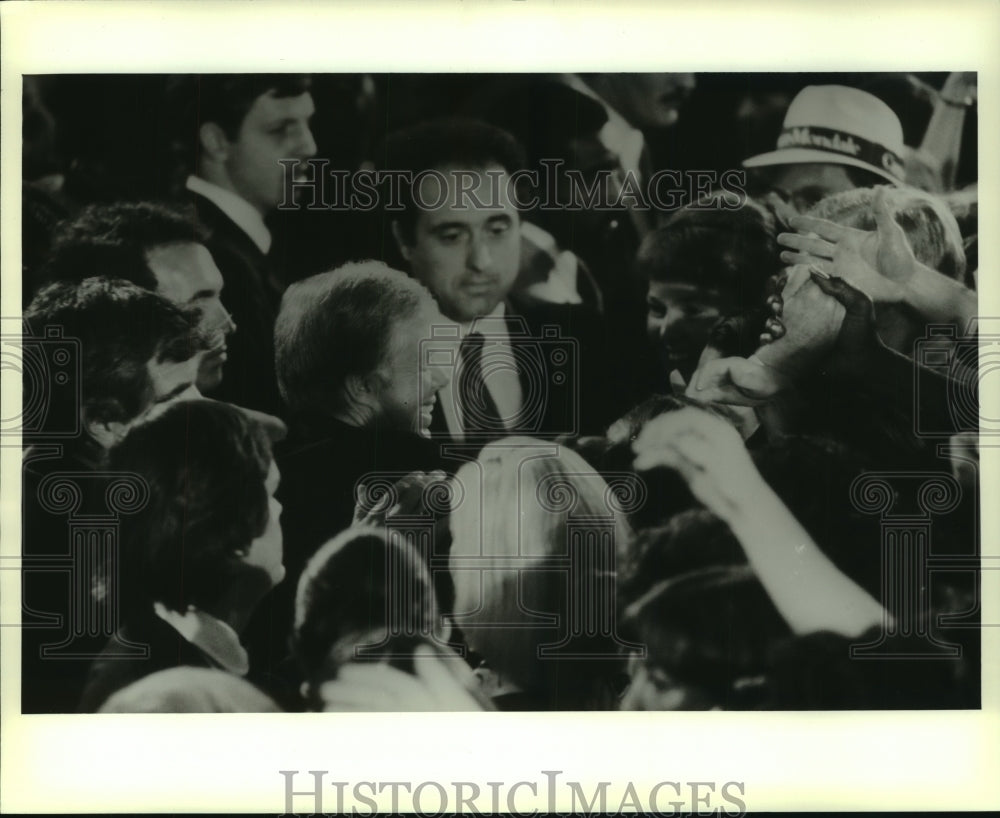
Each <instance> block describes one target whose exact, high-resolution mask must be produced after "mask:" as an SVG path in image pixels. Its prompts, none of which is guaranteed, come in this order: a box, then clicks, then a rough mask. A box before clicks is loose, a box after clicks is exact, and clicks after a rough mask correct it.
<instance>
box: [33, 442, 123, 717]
mask: <svg viewBox="0 0 1000 818" xmlns="http://www.w3.org/2000/svg"><path fill="white" fill-rule="evenodd" d="M102 457H103V452H102V450H101V449H100V447H99V446H98V445H97V444H96V443H95V442H94V441H93V440H91V439H90V438H89V437H87V436H86V435H81V436H80V437H79V438H78V439H76V440H69V441H66V442H64V443H54V444H46V443H40V444H37V445H33V446H31V447H29V448H28V449H27V450H26V451H25V453H24V457H23V461H22V482H21V487H22V491H21V553H22V556H23V558H24V562H23V566H22V574H21V709H22V712H24V713H72V712H74V711H75V709H76V705H77V702H78V701H79V700H80V691H81V690H82V688H83V683H84V680H85V679H86V677H87V672H88V670H89V668H90V663H91V661H92V660H93V657H94V656H96V655H97V654H99V653H100V652H101V650H102V649H103V647H104V644H105V642H106V641H107V639H108V637H109V636H110V633H111V631H113V630H114V629H115V628H116V627H117V625H118V624H119V623H117V622H115V623H113V624H111V625H110V627H109V630H108V631H107V632H104V633H95V632H94V623H97V622H100V623H103V624H107V621H106V620H107V617H108V615H109V611H108V609H107V608H106V607H105V606H104V605H101V604H96V603H95V604H93V605H92V604H91V600H90V598H89V592H90V589H91V586H92V581H93V579H94V577H93V576H91V575H90V573H89V570H93V569H89V570H88V567H89V566H91V565H92V563H91V561H90V560H89V559H87V558H86V557H83V556H80V554H81V553H93V552H94V550H97V549H96V548H94V546H93V543H92V541H90V540H89V538H87V539H85V540H83V541H81V539H78V538H77V537H75V536H74V530H73V526H72V525H71V520H73V519H75V520H76V521H77V522H78V523H79V522H82V518H86V517H89V518H91V519H92V520H95V521H97V522H95V528H100V527H101V526H100V522H99V521H100V520H101V519H102V517H103V519H107V517H108V515H109V513H110V512H111V509H109V507H108V503H107V499H106V492H107V489H108V487H109V485H110V482H111V480H110V479H109V477H108V475H107V474H106V473H104V472H102V471H101V462H102ZM70 486H72V488H70ZM84 524H85V525H86V523H84ZM104 547H106V546H104ZM80 572H84V573H83V574H82V575H81V573H80ZM81 597H82V598H81ZM88 611H89V613H88ZM81 617H82V618H81Z"/></svg>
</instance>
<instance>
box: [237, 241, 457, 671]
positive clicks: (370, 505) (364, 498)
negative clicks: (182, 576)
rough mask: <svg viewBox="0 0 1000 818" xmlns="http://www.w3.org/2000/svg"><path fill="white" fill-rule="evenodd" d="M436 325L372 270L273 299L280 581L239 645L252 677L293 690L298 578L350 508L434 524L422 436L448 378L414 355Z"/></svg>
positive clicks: (424, 301) (396, 282) (298, 286)
mask: <svg viewBox="0 0 1000 818" xmlns="http://www.w3.org/2000/svg"><path fill="white" fill-rule="evenodd" d="M442 323H444V318H442V316H441V314H440V313H439V311H438V309H437V306H436V304H435V302H434V299H433V298H432V297H431V295H430V293H429V292H427V290H426V288H424V287H423V286H421V285H420V284H419V283H418V282H416V281H414V280H413V279H412V278H410V277H409V276H407V275H406V274H405V273H402V272H399V271H398V270H393V269H391V268H389V267H387V266H386V265H384V264H382V263H381V262H376V261H367V262H359V263H352V264H347V265H344V266H343V267H341V268H339V269H337V270H334V271H332V272H328V273H320V274H319V275H315V276H311V277H309V278H306V279H303V280H302V281H298V282H296V283H294V284H292V285H291V286H290V287H289V288H288V290H287V291H286V293H285V296H284V298H283V299H282V303H281V311H280V312H279V314H278V318H277V323H276V326H275V361H276V365H277V373H278V384H279V386H280V388H281V394H282V397H283V398H284V400H285V403H286V404H287V406H288V411H289V436H288V439H287V440H286V441H284V442H283V444H282V446H281V448H280V449H279V452H278V464H279V468H280V470H281V474H282V481H281V488H280V490H279V491H280V494H279V499H280V501H281V503H282V506H283V507H284V513H283V515H282V520H281V524H282V530H283V531H284V544H285V551H284V560H285V568H286V571H287V577H286V580H285V582H284V583H283V584H282V585H281V586H279V588H277V589H276V590H275V593H274V594H272V595H271V597H270V598H269V599H268V600H266V601H265V602H264V604H263V606H262V607H261V609H260V611H258V613H257V615H256V616H255V618H254V621H252V622H251V624H250V627H249V629H248V636H247V646H248V648H249V650H250V654H251V656H252V657H256V659H257V660H259V661H261V662H262V664H263V665H265V667H262V669H261V673H262V675H266V676H270V677H271V678H272V679H274V678H277V679H280V680H282V682H281V684H283V686H285V687H286V688H288V689H296V688H297V685H296V684H294V683H293V682H294V679H295V676H296V674H297V671H296V669H295V668H294V666H292V665H291V663H290V662H289V658H290V656H289V650H288V636H289V634H290V632H291V626H292V621H293V617H292V614H293V607H294V605H293V603H294V599H295V590H296V586H297V584H298V579H299V575H300V573H301V572H302V569H303V568H304V567H305V565H306V563H307V562H308V560H309V559H310V558H311V557H312V556H313V554H314V553H315V552H316V551H317V550H318V549H319V548H320V547H321V546H322V545H323V544H324V543H325V542H327V540H329V539H331V538H332V537H334V536H336V535H337V534H339V533H340V532H341V531H343V530H344V529H346V528H348V527H349V526H350V525H351V524H352V523H353V522H354V519H355V508H356V505H360V507H361V508H362V509H363V510H365V511H366V512H367V511H374V510H375V508H374V506H375V505H376V500H377V499H378V498H379V497H381V498H382V499H383V500H385V501H388V502H387V504H386V505H385V506H384V508H383V509H382V513H383V516H387V512H390V511H392V510H393V508H394V507H395V506H397V505H401V506H403V508H402V509H401V511H402V514H403V515H404V516H405V515H408V514H414V513H415V514H416V515H417V516H423V517H425V518H426V519H425V520H424V521H423V522H425V523H426V525H427V526H429V527H433V526H435V525H436V519H437V516H439V513H438V514H434V513H433V508H431V507H430V506H433V505H434V504H433V503H430V504H429V505H428V504H427V503H424V502H423V500H424V499H425V497H424V487H425V485H426V483H427V482H429V480H430V479H433V475H430V474H429V473H431V472H434V471H436V470H439V469H440V470H444V469H445V468H446V464H444V463H443V462H442V461H441V460H440V456H439V451H438V446H437V444H436V442H435V441H432V440H430V439H429V432H428V428H429V426H430V423H431V415H432V413H433V407H434V405H435V403H436V394H437V392H438V390H440V388H441V387H442V386H443V385H444V384H445V383H446V382H447V379H448V375H447V373H446V372H445V371H444V370H443V369H441V368H439V367H435V366H422V365H421V350H422V343H423V341H424V340H425V339H427V338H429V337H430V336H431V334H432V330H433V327H434V326H436V325H440V324H442ZM414 473H416V474H414ZM440 477H441V478H442V479H443V477H444V475H440ZM407 478H408V479H407ZM397 484H398V485H397ZM411 500H412V501H413V503H412V507H411V503H410V502H409V501H411ZM425 512H427V513H425ZM370 519H373V520H374V519H375V518H374V516H373V517H371V518H370Z"/></svg>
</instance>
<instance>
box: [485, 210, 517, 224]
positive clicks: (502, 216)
mask: <svg viewBox="0 0 1000 818" xmlns="http://www.w3.org/2000/svg"><path fill="white" fill-rule="evenodd" d="M487 221H488V222H490V223H492V222H503V223H504V224H512V223H513V220H512V219H511V217H510V216H508V215H507V214H506V213H497V214H496V215H495V216H490V217H489V218H488V219H487Z"/></svg>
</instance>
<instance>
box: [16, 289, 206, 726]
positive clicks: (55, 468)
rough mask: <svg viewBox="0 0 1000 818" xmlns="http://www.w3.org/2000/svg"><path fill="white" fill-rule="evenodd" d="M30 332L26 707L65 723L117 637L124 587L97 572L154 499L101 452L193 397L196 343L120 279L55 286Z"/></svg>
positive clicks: (180, 320)
mask: <svg viewBox="0 0 1000 818" xmlns="http://www.w3.org/2000/svg"><path fill="white" fill-rule="evenodd" d="M25 323H26V327H25V328H26V330H30V332H26V333H25V336H24V341H23V343H24V359H25V361H26V363H27V364H28V366H27V367H26V377H25V391H24V399H25V407H26V415H25V417H26V418H29V419H30V418H34V419H35V420H37V421H40V428H35V429H30V428H27V424H26V428H25V430H24V431H25V442H26V443H29V442H30V443H31V445H30V446H29V447H28V448H27V449H26V450H25V452H24V456H23V461H22V484H21V485H22V491H21V514H22V555H23V558H24V572H23V577H22V586H21V588H22V606H23V612H24V614H23V622H22V625H23V629H22V636H21V649H22V685H21V700H22V701H21V704H22V710H23V711H24V712H25V713H44V712H50V713H59V712H61V713H67V712H73V710H74V709H75V707H76V702H77V700H78V698H79V695H80V688H81V687H82V685H83V680H84V678H85V675H86V672H87V666H88V664H89V661H90V657H91V656H93V655H95V654H96V653H97V652H98V651H100V650H101V648H102V647H103V643H104V642H105V641H106V640H107V639H108V637H109V636H110V635H111V634H110V633H109V632H108V625H109V623H111V624H112V628H111V629H112V631H113V629H114V627H115V626H116V625H117V620H116V617H117V615H118V609H117V604H118V586H117V584H116V583H115V581H114V579H113V577H114V571H113V570H111V571H110V573H109V574H108V575H107V576H105V575H104V572H105V571H107V570H109V569H113V566H114V565H116V564H117V563H116V561H117V557H118V554H119V551H118V549H117V536H116V534H115V529H116V527H117V524H118V519H117V518H118V515H119V514H128V513H131V512H132V511H134V510H135V509H134V508H133V507H132V506H133V505H136V504H137V505H141V503H140V502H139V498H141V497H142V496H144V494H145V493H146V492H148V487H146V486H144V485H143V484H142V483H141V481H139V480H138V478H136V477H135V475H131V474H125V473H122V472H115V471H113V470H112V471H108V467H107V463H106V457H107V452H108V449H110V448H111V446H113V445H114V444H115V443H116V442H117V441H119V440H121V439H122V438H124V437H125V435H126V434H127V433H128V431H129V430H130V429H131V428H133V427H134V426H136V425H137V424H139V423H140V422H143V421H145V420H148V419H150V418H151V417H153V416H155V415H156V414H157V413H159V412H162V411H163V410H164V409H165V408H166V407H167V406H169V405H170V404H171V403H173V402H175V401H179V400H188V399H191V398H196V397H198V392H197V389H196V388H195V381H196V379H197V376H198V372H199V363H200V359H201V357H202V355H203V351H202V349H201V345H202V342H203V339H202V338H201V336H200V334H199V333H198V330H197V327H196V322H195V317H194V316H193V315H191V314H189V313H185V312H184V311H182V310H181V309H180V308H179V307H178V306H176V305H175V304H173V303H171V302H170V301H168V300H167V299H166V298H164V297H162V296H160V295H158V294H156V293H153V292H150V291H149V290H146V289H143V288H141V287H138V286H136V285H135V284H131V283H128V282H126V281H122V280H117V279H115V280H112V279H102V278H88V279H85V280H84V281H82V282H79V283H73V282H69V281H61V282H56V283H53V284H50V285H48V286H47V287H44V288H43V289H42V290H40V291H39V293H38V294H37V295H36V296H35V298H34V300H33V301H32V302H31V304H30V305H29V307H28V310H27V312H26V313H25ZM53 332H55V334H53ZM32 373H34V374H35V375H36V376H37V375H38V374H39V373H41V374H42V375H44V376H46V377H47V378H48V380H45V379H41V378H38V377H33V378H31V377H28V375H29V374H32ZM40 389H44V390H45V391H44V394H41V395H40V394H39V390H40ZM34 406H41V409H40V410H35V411H33V412H31V411H28V410H30V409H31V408H32V407H34ZM109 577H111V578H112V579H109ZM98 578H100V579H101V580H102V583H101V584H102V587H103V590H104V591H105V593H104V594H96V593H95V590H96V588H95V586H94V580H95V579H98ZM115 651H117V655H118V656H119V657H121V656H122V655H126V656H127V655H130V654H131V653H133V652H134V646H132V645H123V644H118V645H116V646H114V647H113V648H112V650H110V651H108V652H109V653H113V652H115Z"/></svg>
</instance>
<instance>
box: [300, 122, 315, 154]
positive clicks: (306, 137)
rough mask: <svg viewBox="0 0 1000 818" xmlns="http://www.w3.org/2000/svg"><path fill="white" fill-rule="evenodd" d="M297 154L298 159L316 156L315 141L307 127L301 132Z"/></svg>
mask: <svg viewBox="0 0 1000 818" xmlns="http://www.w3.org/2000/svg"><path fill="white" fill-rule="evenodd" d="M297 153H298V155H299V158H300V159H310V158H312V157H313V156H315V155H316V140H315V139H314V138H313V134H312V130H310V128H309V126H308V125H307V126H306V127H305V128H304V129H303V131H302V138H301V140H300V142H299V145H298V151H297Z"/></svg>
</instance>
